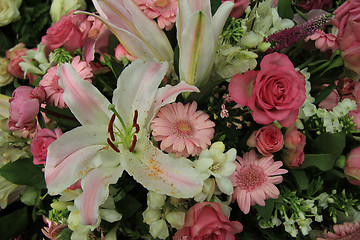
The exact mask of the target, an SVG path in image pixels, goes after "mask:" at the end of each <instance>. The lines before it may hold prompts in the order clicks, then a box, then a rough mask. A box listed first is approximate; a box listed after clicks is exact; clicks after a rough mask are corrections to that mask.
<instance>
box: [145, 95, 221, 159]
mask: <svg viewBox="0 0 360 240" xmlns="http://www.w3.org/2000/svg"><path fill="white" fill-rule="evenodd" d="M196 108H197V103H196V102H192V103H191V104H190V103H188V104H186V105H185V106H184V105H183V104H182V103H180V102H179V103H172V104H167V105H165V106H164V107H163V108H161V109H160V110H159V112H158V113H157V116H156V117H155V118H154V119H153V120H152V125H151V130H153V132H152V134H153V136H154V139H155V141H161V143H160V149H161V150H163V151H166V152H168V153H176V156H177V157H180V156H185V157H188V156H189V155H190V154H191V155H192V156H196V155H199V154H200V153H201V151H202V150H203V149H206V148H207V147H208V146H209V145H210V144H211V139H212V138H213V136H214V132H215V130H214V126H215V123H214V122H212V121H211V120H209V115H208V114H206V113H204V112H203V111H196Z"/></svg>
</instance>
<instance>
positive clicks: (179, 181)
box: [122, 138, 203, 198]
mask: <svg viewBox="0 0 360 240" xmlns="http://www.w3.org/2000/svg"><path fill="white" fill-rule="evenodd" d="M122 163H124V168H125V169H126V171H127V172H128V173H129V174H130V175H131V176H133V177H134V179H135V180H136V181H138V182H140V183H141V184H142V185H143V186H144V187H146V188H147V189H149V190H151V191H154V192H156V193H159V194H166V195H169V196H174V197H177V198H190V197H194V196H195V195H196V194H198V193H199V192H201V189H202V185H203V181H202V180H201V177H200V174H199V172H198V171H197V170H195V169H194V168H193V167H191V162H190V161H189V160H187V159H185V158H180V159H174V158H172V157H170V156H169V155H167V154H165V153H163V152H162V151H160V150H159V149H158V148H156V147H155V146H154V145H153V144H152V143H151V141H149V140H148V139H146V138H141V141H140V142H138V143H137V145H136V147H135V150H134V151H133V152H132V153H130V152H129V151H127V150H124V156H123V158H122Z"/></svg>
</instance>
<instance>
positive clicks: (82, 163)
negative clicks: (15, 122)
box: [45, 59, 203, 225]
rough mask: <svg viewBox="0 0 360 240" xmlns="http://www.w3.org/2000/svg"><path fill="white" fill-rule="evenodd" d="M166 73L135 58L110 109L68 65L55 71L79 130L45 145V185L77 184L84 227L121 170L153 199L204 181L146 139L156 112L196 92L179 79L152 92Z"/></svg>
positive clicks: (54, 190)
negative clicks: (46, 149) (150, 193)
mask: <svg viewBox="0 0 360 240" xmlns="http://www.w3.org/2000/svg"><path fill="white" fill-rule="evenodd" d="M167 69H168V64H167V63H166V62H165V63H163V64H159V63H155V62H143V61H142V60H140V59H138V60H136V61H134V62H133V63H131V64H130V65H129V66H128V67H127V68H126V69H125V70H124V71H123V72H122V73H121V75H120V77H119V79H118V85H117V89H115V91H114V94H113V103H114V104H110V102H109V101H108V100H107V99H106V98H105V96H103V95H102V94H101V93H100V92H99V91H98V89H97V88H95V87H94V86H93V85H92V84H90V83H89V82H87V81H84V80H83V79H82V78H80V77H79V75H78V73H77V72H76V70H74V69H73V68H72V67H71V65H70V64H64V65H62V66H60V67H59V70H58V71H59V76H60V80H59V81H60V84H61V86H62V88H63V89H64V95H63V97H64V101H65V102H66V104H67V105H68V106H69V108H70V110H71V111H72V113H73V114H74V116H75V117H76V118H77V119H78V121H79V122H80V123H81V124H82V126H80V127H77V128H75V129H73V130H71V131H69V132H66V133H65V134H63V135H62V136H61V137H59V138H58V139H57V140H56V141H55V142H53V143H52V144H51V145H50V146H49V148H48V155H47V160H46V165H45V180H46V184H47V188H48V192H49V194H51V195H55V194H61V193H62V192H63V191H65V190H66V189H67V188H68V187H70V186H71V185H72V184H74V183H75V182H77V181H78V180H81V187H82V190H83V192H82V194H81V195H80V196H79V197H77V198H76V199H75V206H76V208H77V209H79V214H80V215H79V217H80V221H81V223H82V224H85V225H94V224H96V222H97V218H98V216H99V206H100V205H101V204H103V203H104V202H105V200H106V199H107V197H108V196H109V188H108V187H109V184H113V183H116V182H117V180H118V179H119V177H120V176H121V174H122V172H123V170H126V171H127V172H128V173H129V174H130V175H131V176H133V177H134V179H135V180H136V181H138V182H139V183H141V184H142V185H143V186H144V187H146V188H147V189H149V190H151V191H154V192H156V193H159V194H166V195H170V196H174V197H178V198H181V197H182V198H189V197H193V196H195V195H196V194H197V193H199V192H200V191H201V189H202V184H203V182H202V181H201V180H200V174H199V173H198V171H197V170H195V169H194V168H193V167H192V166H191V161H190V160H188V159H186V158H181V159H174V158H172V157H170V156H169V155H168V154H165V153H163V152H162V151H161V150H160V149H158V148H156V147H155V146H154V145H153V144H152V142H151V141H150V140H149V133H150V132H149V123H150V121H151V119H152V118H153V117H154V115H155V113H156V111H157V110H158V109H159V108H160V107H161V106H163V105H165V104H167V103H170V102H173V101H175V98H176V96H177V95H178V94H179V93H182V92H190V91H198V89H197V88H196V87H194V86H191V85H188V84H186V83H184V82H181V83H179V84H178V85H176V86H170V85H168V86H165V87H162V88H158V86H159V85H160V83H161V81H162V79H163V77H164V76H165V74H166V71H167ZM109 106H110V107H109ZM109 109H111V110H112V111H110V110H109ZM112 112H115V114H114V115H113V116H112ZM114 116H116V118H114ZM136 118H137V119H136Z"/></svg>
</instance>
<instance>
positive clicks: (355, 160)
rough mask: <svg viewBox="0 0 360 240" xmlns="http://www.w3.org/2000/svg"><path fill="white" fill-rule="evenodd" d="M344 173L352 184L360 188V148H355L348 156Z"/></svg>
mask: <svg viewBox="0 0 360 240" xmlns="http://www.w3.org/2000/svg"><path fill="white" fill-rule="evenodd" d="M344 173H345V176H346V178H347V179H348V180H349V182H350V183H351V184H354V185H357V186H360V147H357V148H354V149H353V150H351V151H350V153H349V154H348V156H347V159H346V165H345V168H344Z"/></svg>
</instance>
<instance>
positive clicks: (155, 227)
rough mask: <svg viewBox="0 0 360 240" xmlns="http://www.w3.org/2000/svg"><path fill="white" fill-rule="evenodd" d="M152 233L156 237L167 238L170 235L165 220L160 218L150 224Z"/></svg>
mask: <svg viewBox="0 0 360 240" xmlns="http://www.w3.org/2000/svg"><path fill="white" fill-rule="evenodd" d="M150 234H151V236H153V237H154V238H160V239H165V238H167V237H168V236H169V229H168V227H167V225H166V222H165V220H163V219H160V220H157V221H155V222H153V223H151V224H150Z"/></svg>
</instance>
